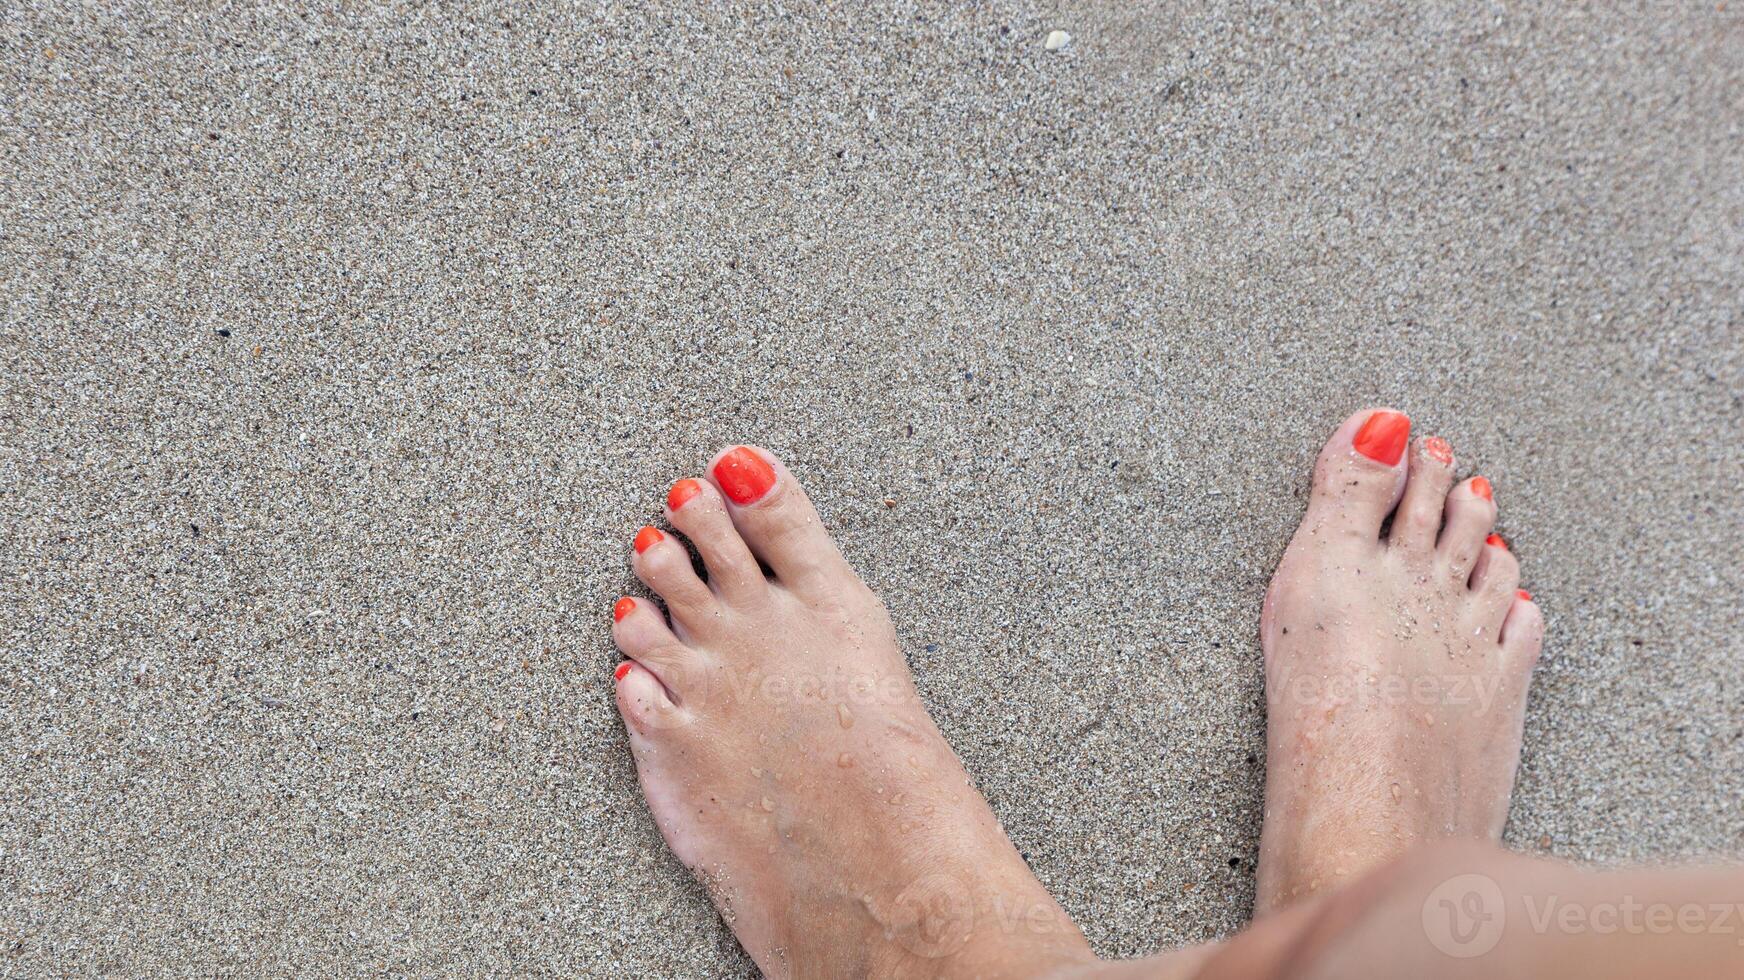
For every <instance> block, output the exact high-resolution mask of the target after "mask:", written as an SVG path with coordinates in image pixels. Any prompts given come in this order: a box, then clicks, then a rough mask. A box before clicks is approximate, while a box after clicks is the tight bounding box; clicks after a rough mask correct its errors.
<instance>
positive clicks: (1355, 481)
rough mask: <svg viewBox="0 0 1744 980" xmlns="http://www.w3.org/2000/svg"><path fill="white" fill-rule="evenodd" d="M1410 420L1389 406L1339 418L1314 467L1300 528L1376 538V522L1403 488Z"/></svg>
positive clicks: (1382, 518)
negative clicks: (1335, 429) (1342, 419)
mask: <svg viewBox="0 0 1744 980" xmlns="http://www.w3.org/2000/svg"><path fill="white" fill-rule="evenodd" d="M1410 438H1411V419H1410V418H1409V417H1408V416H1406V415H1405V413H1403V412H1396V411H1393V410H1392V409H1387V408H1378V409H1364V410H1363V411H1360V412H1358V413H1356V414H1355V415H1352V416H1351V417H1350V418H1348V419H1345V420H1344V424H1343V425H1341V426H1339V427H1338V431H1337V432H1335V433H1333V435H1332V439H1331V440H1329V441H1328V442H1327V443H1326V448H1324V449H1322V450H1321V451H1320V458H1319V460H1318V461H1317V462H1316V463H1315V465H1314V492H1313V496H1312V497H1311V498H1310V499H1309V502H1308V519H1307V520H1306V521H1304V524H1303V526H1304V527H1307V528H1313V529H1314V530H1315V531H1316V533H1321V532H1322V531H1329V532H1332V533H1333V534H1335V535H1344V536H1349V537H1358V538H1363V539H1366V540H1369V541H1376V540H1379V538H1380V534H1381V525H1382V524H1383V523H1384V522H1385V521H1386V519H1387V515H1388V514H1390V513H1392V511H1393V507H1394V505H1395V504H1397V503H1398V502H1399V495H1400V493H1401V492H1402V491H1403V489H1404V486H1405V445H1406V443H1407V442H1408V441H1409V440H1410Z"/></svg>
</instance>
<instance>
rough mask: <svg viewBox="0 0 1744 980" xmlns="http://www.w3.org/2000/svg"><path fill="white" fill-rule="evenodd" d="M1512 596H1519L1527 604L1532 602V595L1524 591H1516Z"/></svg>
mask: <svg viewBox="0 0 1744 980" xmlns="http://www.w3.org/2000/svg"><path fill="white" fill-rule="evenodd" d="M1514 594H1515V595H1517V596H1519V597H1520V598H1522V599H1525V600H1526V601H1527V602H1531V601H1532V593H1530V592H1527V591H1526V590H1525V589H1520V590H1518V591H1516V592H1515V593H1514Z"/></svg>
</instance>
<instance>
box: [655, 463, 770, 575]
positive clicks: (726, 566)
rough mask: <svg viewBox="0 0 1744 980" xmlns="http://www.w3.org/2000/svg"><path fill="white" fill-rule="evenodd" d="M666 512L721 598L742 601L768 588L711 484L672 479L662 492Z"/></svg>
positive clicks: (723, 502)
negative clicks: (692, 549)
mask: <svg viewBox="0 0 1744 980" xmlns="http://www.w3.org/2000/svg"><path fill="white" fill-rule="evenodd" d="M666 516H667V520H670V521H671V522H672V525H673V526H674V527H676V528H678V529H679V530H680V531H683V532H684V536H685V537H687V538H689V539H690V543H691V544H692V545H694V546H695V547H696V551H697V554H699V555H701V556H702V563H703V566H704V567H705V568H707V569H708V577H709V584H710V585H713V586H714V588H715V591H716V592H717V593H719V594H720V596H721V597H722V598H723V599H725V600H727V601H728V602H729V603H746V602H751V601H754V600H756V599H757V598H758V597H760V596H762V595H764V594H765V593H766V592H768V589H769V580H768V579H766V578H764V577H763V569H761V568H759V567H758V566H757V559H756V557H755V556H753V555H752V554H751V549H750V548H748V547H746V546H745V539H744V538H741V537H740V536H739V529H738V528H737V527H734V526H733V519H732V517H731V516H729V515H728V514H727V504H726V501H725V500H723V499H722V498H721V492H720V491H719V490H716V489H715V488H714V485H713V484H709V483H704V482H703V481H701V480H679V481H678V482H677V483H674V484H673V485H672V490H671V491H670V492H669V493H667V495H666Z"/></svg>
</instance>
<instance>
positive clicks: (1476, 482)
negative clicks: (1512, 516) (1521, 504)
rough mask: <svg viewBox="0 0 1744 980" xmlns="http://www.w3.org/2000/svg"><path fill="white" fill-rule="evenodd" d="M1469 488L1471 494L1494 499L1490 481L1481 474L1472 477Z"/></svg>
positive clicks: (1493, 490) (1494, 493)
mask: <svg viewBox="0 0 1744 980" xmlns="http://www.w3.org/2000/svg"><path fill="white" fill-rule="evenodd" d="M1471 488H1472V494H1473V496H1478V497H1482V498H1484V499H1485V500H1494V499H1495V498H1496V491H1495V488H1493V487H1491V486H1490V481H1488V480H1486V479H1484V478H1483V477H1481V476H1474V477H1472V479H1471Z"/></svg>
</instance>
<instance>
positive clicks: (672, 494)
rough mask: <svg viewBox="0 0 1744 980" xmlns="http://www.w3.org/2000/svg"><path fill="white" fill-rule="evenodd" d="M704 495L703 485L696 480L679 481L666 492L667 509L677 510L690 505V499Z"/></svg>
mask: <svg viewBox="0 0 1744 980" xmlns="http://www.w3.org/2000/svg"><path fill="white" fill-rule="evenodd" d="M699 493H702V484H701V483H700V482H698V481H696V480H679V481H678V482H677V483H674V484H673V485H672V489H671V490H668V491H666V509H667V510H677V509H678V508H680V507H683V506H684V505H685V504H688V503H690V498H692V497H694V496H696V495H697V494H699Z"/></svg>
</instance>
